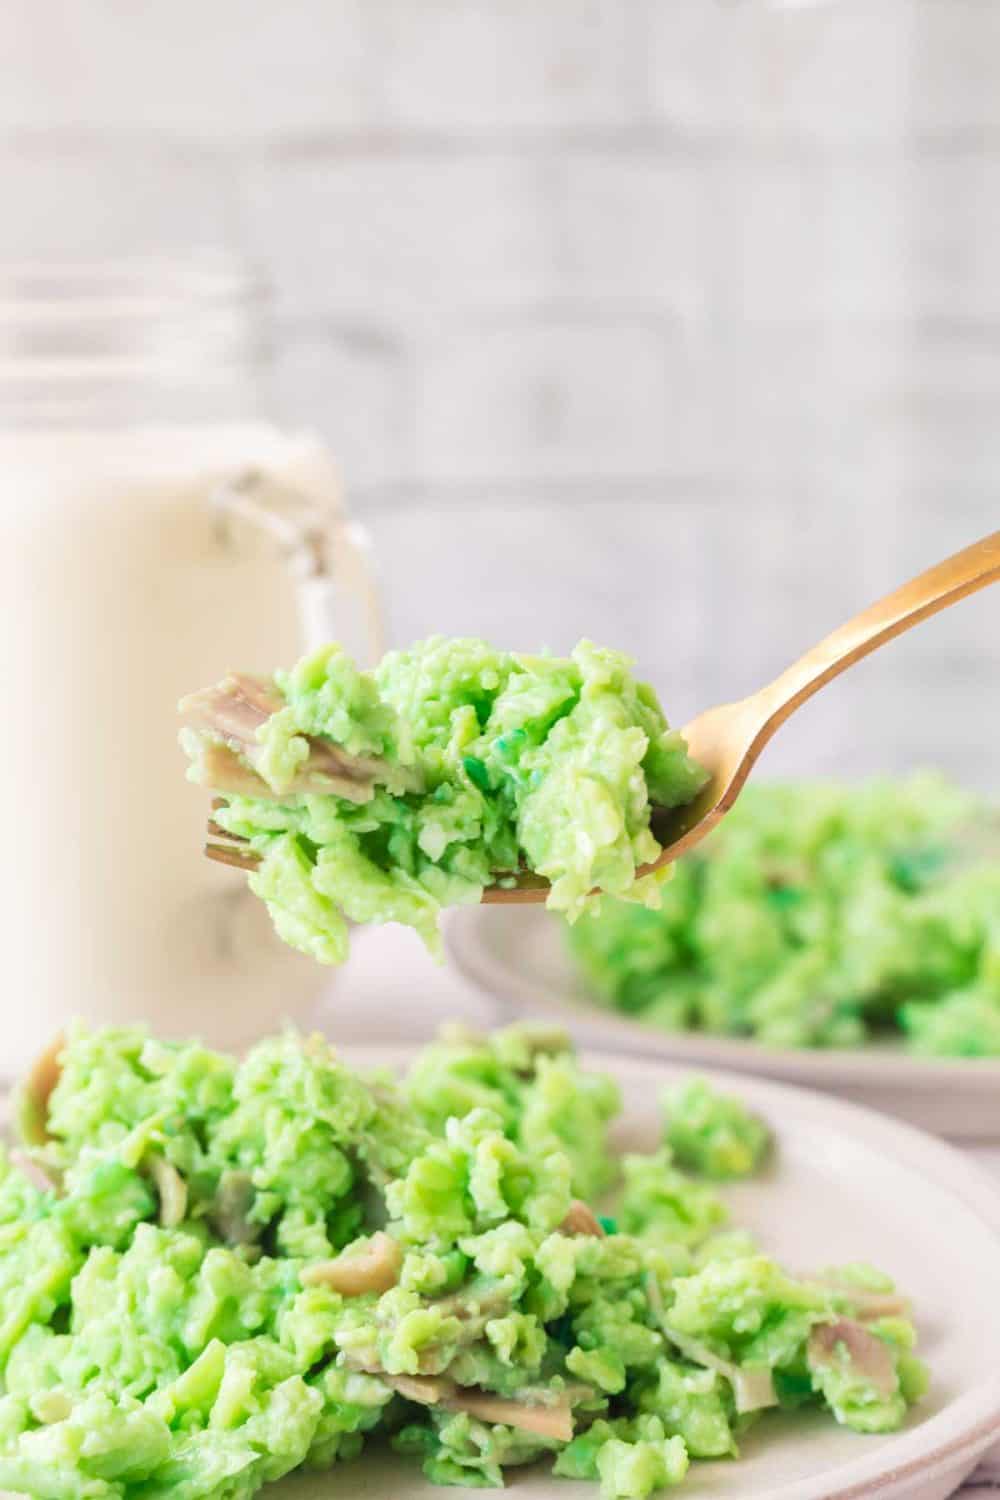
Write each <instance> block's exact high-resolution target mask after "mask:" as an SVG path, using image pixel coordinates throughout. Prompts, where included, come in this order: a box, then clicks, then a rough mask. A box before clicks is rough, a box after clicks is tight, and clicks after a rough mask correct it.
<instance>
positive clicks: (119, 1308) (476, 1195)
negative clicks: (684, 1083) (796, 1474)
mask: <svg viewBox="0 0 1000 1500" xmlns="http://www.w3.org/2000/svg"><path fill="white" fill-rule="evenodd" d="M53 1084H54V1086H53ZM691 1087H692V1089H693V1092H689V1091H686V1090H681V1091H679V1092H673V1093H671V1095H670V1097H669V1098H668V1099H667V1100H666V1111H667V1116H668V1121H667V1126H666V1130H667V1135H668V1138H669V1139H670V1140H672V1141H674V1142H675V1143H676V1149H677V1152H678V1155H679V1157H680V1159H683V1160H686V1161H689V1162H690V1163H691V1164H692V1165H694V1166H699V1165H700V1166H704V1167H706V1168H707V1169H708V1170H710V1171H712V1172H716V1171H719V1170H722V1171H727V1172H731V1171H732V1170H734V1169H735V1168H736V1167H739V1168H740V1169H742V1168H743V1167H746V1166H749V1165H752V1163H753V1162H754V1161H756V1160H757V1159H758V1158H759V1156H760V1154H761V1151H762V1149H763V1146H764V1144H766V1131H765V1130H764V1127H763V1126H761V1125H760V1123H759V1122H757V1121H753V1120H752V1117H750V1116H749V1115H747V1113H746V1112H745V1111H744V1110H743V1109H742V1108H741V1107H740V1106H739V1105H738V1104H736V1103H734V1102H733V1101H731V1100H725V1099H719V1098H718V1096H716V1095H714V1094H713V1093H712V1091H711V1090H710V1089H708V1088H707V1087H706V1086H705V1085H704V1084H698V1085H692V1086H691ZM618 1108H619V1100H618V1097H617V1091H616V1088H615V1085H614V1084H613V1083H612V1082H611V1081H610V1080H609V1079H607V1078H604V1077H600V1076H596V1075H589V1074H587V1073H585V1072H583V1071H582V1070H581V1068H580V1066H579V1065H578V1063H577V1061H576V1060H575V1058H574V1056H573V1055H572V1053H571V1052H570V1051H569V1049H568V1047H567V1044H566V1041H565V1038H564V1037H562V1036H560V1035H558V1034H552V1033H551V1032H547V1031H544V1030H542V1029H539V1028H530V1027H527V1028H512V1029H511V1030H508V1031H506V1032H500V1033H498V1034H497V1035H496V1036H494V1037H493V1038H492V1039H488V1038H478V1037H475V1036H472V1035H470V1034H468V1033H465V1032H462V1031H460V1030H457V1029H455V1030H452V1031H451V1032H449V1033H448V1034H446V1035H445V1036H444V1037H443V1038H442V1040H441V1041H440V1042H439V1043H437V1044H435V1045H434V1046H433V1047H431V1048H429V1049H428V1050H427V1051H426V1052H424V1053H423V1054H422V1055H421V1056H420V1057H419V1058H418V1060H417V1061H416V1063H415V1064H414V1066H413V1067H412V1069H411V1071H410V1073H409V1074H408V1076H407V1077H405V1078H404V1079H403V1080H402V1081H401V1082H397V1081H396V1080H394V1079H391V1078H389V1077H384V1076H380V1077H375V1078H363V1077H361V1076H359V1075H357V1074H356V1073H354V1072H352V1071H350V1070H349V1069H348V1068H347V1067H346V1066H344V1064H343V1063H341V1062H340V1061H339V1060H338V1058H337V1056H336V1054H335V1053H334V1052H333V1051H332V1050H331V1048H330V1047H329V1046H328V1045H327V1043H326V1042H325V1041H323V1040H322V1039H320V1038H315V1037H313V1038H308V1039H306V1038H302V1037H300V1036H297V1035H295V1034H287V1035H285V1036H283V1037H280V1038H277V1039H274V1040H270V1041H266V1042H263V1043H261V1044H260V1045H258V1046H257V1047H256V1048H255V1049H254V1050H253V1051H251V1052H250V1053H249V1055H248V1056H247V1057H246V1058H245V1060H244V1061H242V1062H236V1061H235V1060H234V1059H232V1058H229V1057H226V1056H222V1055H220V1054H218V1053H214V1052H210V1051H208V1050H207V1049H205V1048H204V1047H202V1046H200V1045H197V1044H193V1043H192V1044H179V1043H163V1042H158V1041H155V1040H153V1039H151V1038H150V1037H148V1036H147V1035H145V1034H144V1033H142V1032H140V1031H131V1030H129V1031H124V1030H107V1031H98V1032H95V1033H90V1034H88V1033H86V1032H77V1033H75V1034H74V1035H73V1036H72V1037H71V1038H70V1040H69V1041H68V1043H66V1044H65V1045H64V1047H63V1048H62V1050H61V1052H60V1053H59V1054H58V1057H57V1060H56V1061H55V1062H54V1063H53V1060H52V1059H50V1068H49V1070H48V1072H46V1070H45V1069H44V1068H43V1069H40V1070H38V1071H37V1072H36V1074H35V1076H34V1077H33V1079H32V1080H30V1081H29V1084H28V1086H27V1088H26V1091H25V1095H24V1098H23V1100H22V1111H21V1118H22V1120H23V1122H24V1128H25V1129H26V1131H27V1133H28V1136H29V1138H30V1143H31V1144H30V1149H29V1150H28V1151H27V1152H22V1153H11V1154H10V1156H9V1157H5V1158H4V1160H3V1163H2V1172H0V1371H2V1390H3V1395H2V1397H0V1488H3V1489H5V1490H9V1491H15V1492H19V1493H25V1494H28V1495H31V1496H34V1497H45V1500H247V1497H249V1496H251V1495H253V1494H254V1493H255V1492H256V1491H257V1490H258V1489H259V1487H260V1486H261V1485H263V1484H265V1483H267V1482H268V1481H270V1480H275V1479H278V1478H280V1477H281V1476H282V1475H285V1474H287V1473H289V1472H291V1471H292V1470H294V1469H297V1468H299V1467H300V1466H314V1467H319V1468H326V1467H328V1466H330V1465H332V1464H334V1463H335V1462H338V1461H342V1460H347V1459H352V1458H355V1457H356V1456H357V1455H358V1453H359V1452H360V1450H361V1449H362V1447H363V1446H364V1444H365V1443H366V1442H367V1441H368V1440H369V1439H370V1438H374V1437H375V1435H376V1434H377V1435H379V1436H380V1437H381V1438H388V1439H389V1440H391V1442H392V1443H393V1445H394V1446H395V1447H396V1448H397V1449H398V1450H400V1451H401V1452H402V1453H404V1454H409V1455H412V1457H413V1459H414V1461H415V1462H417V1463H419V1464H421V1465H422V1467H423V1469H424V1472H425V1473H426V1474H427V1475H429V1476H430V1477H431V1478H432V1479H433V1480H436V1481H440V1482H441V1483H445V1484H450V1483H456V1484H467V1485H487V1486H499V1485H501V1484H502V1483H503V1474H504V1470H505V1469H506V1468H507V1467H509V1466H510V1465H514V1464H521V1463H525V1462H527V1461H529V1460H533V1459H537V1458H542V1459H545V1460H546V1461H547V1462H548V1463H549V1464H550V1465H551V1466H552V1468H553V1470H554V1472H555V1473H556V1474H561V1475H570V1476H574V1477H584V1478H593V1479H597V1480H599V1481H600V1485H601V1490H602V1493H603V1495H605V1496H607V1497H621V1500H641V1497H644V1496H646V1495H648V1494H650V1493H651V1492H653V1491H654V1490H657V1489H659V1488H660V1487H661V1486H664V1485H669V1484H673V1483H675V1482H677V1481H679V1480H680V1479H682V1478H683V1476H684V1474H685V1471H686V1470H687V1468H688V1465H689V1462H690V1461H691V1460H696V1459H700V1458H708V1457H716V1456H727V1455H735V1454H736V1453H737V1452H738V1447H739V1443H740V1440H741V1437H742V1435H743V1433H744V1432H745V1431H746V1429H747V1428H748V1427H749V1425H750V1424H751V1423H752V1422H754V1421H756V1420H758V1419H759V1418H760V1414H761V1413H766V1410H767V1408H769V1407H773V1406H781V1407H785V1408H797V1407H799V1406H803V1405H810V1406H813V1407H821V1408H824V1409H826V1410H828V1411H829V1412H830V1413H832V1415H833V1417H834V1418H835V1419H836V1420H837V1421H838V1422H841V1423H844V1424H846V1425H847V1426H849V1427H853V1428H856V1429H857V1430H858V1431H861V1432H881V1431H886V1430H889V1429H891V1428H894V1427H896V1426H898V1425H899V1423H900V1422H901V1421H902V1420H903V1418H904V1415H905V1412H906V1409H907V1406H908V1404H909V1403H910V1402H911V1401H913V1400H915V1399H916V1398H917V1397H919V1395H920V1394H921V1392H922V1391H923V1389H924V1384H925V1377H924V1373H923V1368H922V1366H921V1365H920V1363H919V1361H918V1360H917V1359H916V1357H915V1356H914V1355H913V1353H912V1352H911V1351H912V1346H913V1343H914V1330H913V1327H912V1325H911V1323H910V1322H909V1320H908V1318H907V1316H906V1310H905V1304H904V1303H903V1302H902V1301H901V1299H900V1298H899V1297H898V1296H897V1295H896V1294H895V1292H894V1290H893V1287H892V1284H891V1283H890V1282H889V1281H888V1280H887V1279H886V1278H885V1277H883V1276H881V1275H879V1273H877V1272H875V1271H872V1270H871V1269H869V1268H865V1267H858V1266H855V1267H848V1268H846V1269H841V1270H840V1271H838V1272H830V1271H821V1270H819V1269H817V1271H816V1273H815V1274H814V1275H811V1276H809V1277H808V1278H803V1277H801V1276H799V1277H793V1276H790V1275H788V1274H787V1273H786V1272H785V1271H783V1270H782V1269H781V1268H780V1266H779V1265H778V1264H776V1263H775V1262H774V1261H773V1260H771V1259H770V1258H768V1256H766V1255H765V1254H763V1253H761V1252H760V1251H759V1250H758V1249H757V1247H756V1246H754V1245H753V1244H752V1243H751V1242H750V1241H749V1239H748V1237H747V1236H745V1235H739V1234H735V1233H732V1232H730V1233H726V1232H724V1231H725V1225H726V1217H727V1216H726V1209H725V1206H724V1204H723V1202H722V1201H721V1199H720V1198H719V1197H718V1195H717V1193H716V1192H715V1190H714V1189H713V1188H712V1187H710V1186H709V1185H708V1184H707V1183H705V1182H703V1181H698V1180H697V1179H695V1178H693V1177H690V1176H688V1175H686V1174H685V1173H684V1171H682V1170H681V1168H680V1167H679V1166H678V1165H677V1162H676V1161H674V1160H673V1159H672V1154H671V1149H670V1147H669V1146H668V1145H667V1144H663V1145H662V1146H661V1147H660V1148H659V1149H658V1150H657V1151H656V1152H654V1154H652V1155H650V1156H630V1157H626V1158H625V1159H624V1161H623V1162H621V1163H618V1162H616V1161H615V1158H614V1156H613V1153H612V1151H611V1149H610V1147H609V1140H608V1130H609V1127H610V1125H611V1122H612V1120H613V1118H614V1116H615V1114H616V1112H617V1110H618ZM689 1108H690V1110H691V1112H692V1115H691V1119H690V1120H689V1119H688V1118H687V1112H688V1110H689ZM740 1144H742V1146H743V1147H744V1148H745V1149H744V1150H743V1151H742V1154H741V1153H740V1151H738V1150H737V1149H736V1147H737V1146H739V1145H740ZM612 1188H613V1189H614V1192H615V1194H616V1201H615V1202H613V1203H612V1204H610V1205H609V1207H610V1211H611V1212H612V1213H613V1214H614V1215H615V1217H614V1218H610V1217H607V1216H605V1217H598V1216H596V1215H595V1213H594V1211H593V1209H592V1207H591V1206H590V1204H588V1202H587V1201H586V1200H587V1198H588V1197H590V1196H591V1195H597V1194H603V1193H605V1192H606V1191H607V1190H609V1189H612ZM764 1420H766V1417H765V1418H764Z"/></svg>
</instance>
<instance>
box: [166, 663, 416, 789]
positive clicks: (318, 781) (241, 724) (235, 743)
mask: <svg viewBox="0 0 1000 1500" xmlns="http://www.w3.org/2000/svg"><path fill="white" fill-rule="evenodd" d="M284 706H285V704H284V700H283V698H282V697H281V695H280V693H278V691H277V689H276V688H275V687H274V686H273V684H272V683H270V682H268V681H267V680H266V679H264V678H260V677H251V676H248V675H247V674H245V673H240V672H233V673H231V674H230V675H229V676H228V677H226V678H224V679H223V681H222V682H220V683H217V684H216V686H215V687H210V688H203V689H202V690H201V691H200V692H197V693H191V694H190V695H189V696H188V697H187V698H183V699H182V700H181V703H180V713H181V716H182V718H183V719H184V721H185V723H186V725H187V726H188V728H189V729H192V730H195V731H196V732H197V733H198V734H199V735H202V736H207V738H206V739H204V740H203V743H202V746H201V754H200V762H199V770H200V778H199V779H200V780H201V781H202V782H203V783H204V784H205V785H206V786H209V787H211V788H212V789H213V791H217V792H224V793H228V794H229V795H231V796H245V797H260V798H262V799H267V800H270V801H280V800H281V799H282V798H283V797H289V796H304V795H308V794H310V793H317V794H322V793H329V794H331V795H333V796H336V797H344V798H345V799H347V800H348V801H350V802H367V801H368V800H369V799H370V797H371V789H372V785H373V784H374V782H375V781H381V782H384V783H386V784H389V785H393V786H398V787H399V788H400V790H403V791H415V790H417V789H418V783H419V777H417V776H416V775H415V773H414V772H412V771H409V770H406V769H401V768H400V767H398V766H390V765H389V763H388V762H387V761H384V760H380V759H378V757H376V756H371V755H349V754H348V753H347V751H346V750H343V749H341V747H340V746H339V745H335V744H333V743H332V742H331V741H330V740H325V739H321V738H318V737H317V736H314V735H303V738H304V739H306V740H307V741H308V744H309V756H308V759H307V760H306V761H305V763H304V765H302V766H301V767H300V768H299V770H298V772H297V773H296V775H295V776H294V777H293V779H292V780H291V781H290V782H289V784H288V786H286V787H283V788H282V790H281V791H280V792H276V791H274V790H273V789H272V788H271V787H270V786H268V784H267V782H266V781H265V780H264V779H263V777H261V776H259V775H258V774H257V772H256V771H255V769H254V766H255V763H256V761H257V759H258V758H259V756H260V750H261V746H260V743H259V741H258V739H257V732H258V730H259V729H260V728H261V727H262V726H263V725H264V724H266V723H267V721H268V719H269V718H271V716H272V715H273V714H276V713H278V712H279V710H281V709H282V708H284Z"/></svg>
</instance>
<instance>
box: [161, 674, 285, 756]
mask: <svg viewBox="0 0 1000 1500" xmlns="http://www.w3.org/2000/svg"><path fill="white" fill-rule="evenodd" d="M283 707H284V700H283V699H282V698H281V696H280V694H279V693H278V692H277V690H276V689H275V688H273V687H271V685H270V684H269V683H267V682H265V681H264V680H263V679H262V678H260V677H249V676H245V675H244V674H242V673H238V672H233V673H231V674H230V676H228V677H224V678H223V680H222V681H221V682H219V683H216V685H215V686H214V687H209V688H202V689H201V691H200V692H197V693H190V694H189V695H188V696H187V697H186V698H182V699H181V701H180V703H179V704H178V708H179V710H180V713H181V716H182V718H183V719H184V721H185V723H186V724H189V725H190V726H191V728H192V729H204V730H206V731H207V732H208V733H209V734H219V735H221V736H222V738H223V739H225V740H229V741H230V742H231V743H233V744H236V745H241V746H244V747H245V748H246V749H251V748H252V747H253V746H254V745H256V743H257V731H258V729H260V727H261V725H263V724H266V723H267V721H268V719H269V718H270V717H271V715H272V714H276V713H277V712H278V710H279V709H281V708H283Z"/></svg>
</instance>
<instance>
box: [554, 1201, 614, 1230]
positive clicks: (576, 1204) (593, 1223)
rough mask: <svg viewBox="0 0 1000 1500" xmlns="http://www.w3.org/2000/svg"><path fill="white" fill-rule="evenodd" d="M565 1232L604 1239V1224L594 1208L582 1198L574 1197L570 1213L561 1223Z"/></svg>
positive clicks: (561, 1228) (561, 1227)
mask: <svg viewBox="0 0 1000 1500" xmlns="http://www.w3.org/2000/svg"><path fill="white" fill-rule="evenodd" d="M559 1228H560V1230H561V1231H562V1233H563V1234H584V1235H590V1236H591V1237H592V1238H594V1239H599V1240H602V1239H604V1225H603V1224H602V1223H601V1221H600V1220H599V1219H598V1217H597V1215H596V1214H595V1213H594V1211H593V1209H592V1208H590V1207H589V1205H588V1204H586V1203H584V1202H583V1200H582V1199H580V1198H574V1199H573V1202H572V1203H571V1204H570V1206H569V1213H568V1214H567V1215H566V1217H565V1219H563V1221H562V1223H561V1224H560V1225H559Z"/></svg>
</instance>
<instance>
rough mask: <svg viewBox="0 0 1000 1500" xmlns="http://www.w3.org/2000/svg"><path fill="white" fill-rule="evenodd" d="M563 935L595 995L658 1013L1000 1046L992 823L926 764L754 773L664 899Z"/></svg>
mask: <svg viewBox="0 0 1000 1500" xmlns="http://www.w3.org/2000/svg"><path fill="white" fill-rule="evenodd" d="M569 942H570V945H571V949H572V952H573V953H574V955H575V956H576V958H577V960H578V961H579V964H580V966H581V969H582V971H583V973H584V975H585V976H586V978H587V979H588V981H589V982H590V984H591V986H592V988H593V989H594V991H595V992H596V994H597V995H598V996H600V997H602V998H603V999H605V1000H606V1001H609V1002H610V1003H612V1004H613V1005H615V1006H616V1007H617V1008H619V1009H620V1010H623V1011H626V1012H628V1013H629V1014H631V1015H634V1016H637V1017H639V1018H641V1019H642V1020H643V1021H647V1022H649V1023H650V1024H651V1025H654V1026H659V1027H662V1028H664V1029H665V1030H669V1031H675V1030H682V1029H693V1030H701V1031H708V1032H713V1033H716V1034H718V1035H723V1036H751V1037H755V1038H756V1039H757V1040H759V1041H761V1042H765V1043H768V1044H770V1045H772V1046H779V1047H853V1046H856V1045H858V1044H859V1043H861V1042H864V1041H866V1040H868V1039H869V1038H870V1037H872V1036H873V1035H877V1034H879V1033H884V1032H892V1031H894V1032H896V1033H899V1032H901V1033H902V1034H903V1035H904V1036H905V1038H906V1041H907V1045H908V1046H909V1048H910V1050H911V1051H913V1052H917V1053H923V1054H927V1055H943V1056H949V1055H950V1056H961V1057H985V1056H996V1055H1000V826H998V824H997V821H996V815H995V813H994V812H993V811H992V810H991V809H990V808H989V807H987V806H985V805H983V804H981V803H979V802H977V800H976V799H975V798H973V797H971V796H967V795H965V794H964V793H962V792H960V791H959V790H958V789H957V788H955V787H953V786H951V785H950V784H948V783H947V782H946V781H944V780H943V779H942V778H940V777H936V776H932V775H929V774H922V775H917V776H913V777H911V778H910V779H908V780H906V781H902V782H890V781H875V782H870V783H868V784H865V785H860V786H847V785H836V784H826V783H815V784H803V785H791V786H780V785H771V786H769V785H766V784H765V785H761V786H756V787H749V788H748V789H747V790H746V791H745V792H744V794H743V796H742V797H741V798H740V800H739V802H738V803H737V804H736V807H735V808H734V809H733V811H732V812H731V813H730V814H729V816H728V817H727V818H726V819H725V820H724V822H723V823H722V824H721V826H720V827H719V828H718V829H717V830H716V831H715V833H713V834H712V835H711V836H710V837H709V838H708V839H707V840H706V841H705V843H704V844H703V845H700V846H699V847H698V848H697V849H696V850H695V851H694V852H693V853H692V854H691V855H688V856H687V857H685V858H684V859H682V860H681V861H680V862H679V863H678V865H677V866H676V868H675V878H674V880H673V881H672V882H671V883H670V884H669V885H667V886H665V887H664V890H663V898H662V906H661V908H660V909H659V910H658V911H649V910H639V909H637V908H631V907H628V906H626V905H624V904H623V903H620V902H615V901H606V902H603V903H602V906H601V909H600V911H599V912H598V913H597V914H595V915H592V916H591V915H587V916H585V917H584V918H583V919H582V920H581V921H580V922H579V923H578V924H577V925H576V926H575V927H574V928H573V930H572V932H571V933H570V934H569Z"/></svg>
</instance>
